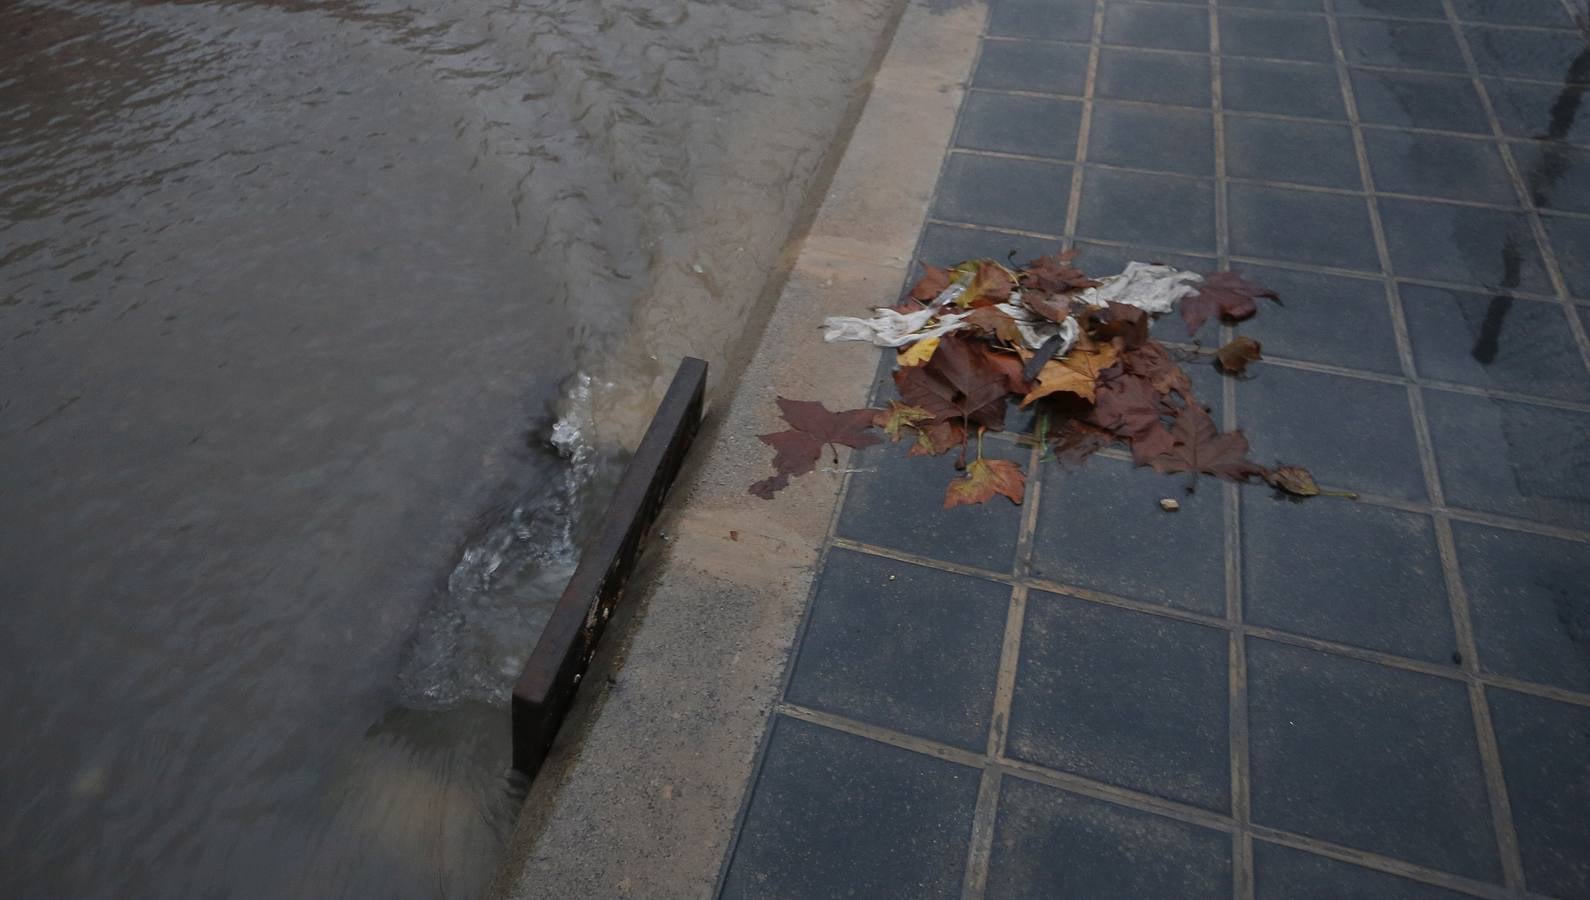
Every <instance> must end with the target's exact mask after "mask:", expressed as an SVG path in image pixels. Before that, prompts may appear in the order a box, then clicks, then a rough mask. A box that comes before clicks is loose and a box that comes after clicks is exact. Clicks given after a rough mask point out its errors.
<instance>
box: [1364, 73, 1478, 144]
mask: <svg viewBox="0 0 1590 900" xmlns="http://www.w3.org/2000/svg"><path fill="white" fill-rule="evenodd" d="M1353 97H1354V99H1355V100H1356V101H1357V103H1358V117H1359V118H1360V119H1362V120H1363V121H1364V122H1365V123H1367V124H1371V125H1402V126H1406V127H1410V128H1436V129H1440V130H1442V131H1467V132H1472V133H1474V134H1490V133H1491V123H1490V121H1489V120H1488V119H1486V117H1485V108H1484V107H1483V106H1481V105H1480V95H1479V94H1478V93H1476V92H1475V90H1474V82H1473V81H1472V80H1470V79H1469V78H1466V77H1462V76H1457V75H1436V74H1429V73H1424V72H1385V71H1380V70H1377V69H1354V70H1353Z"/></svg>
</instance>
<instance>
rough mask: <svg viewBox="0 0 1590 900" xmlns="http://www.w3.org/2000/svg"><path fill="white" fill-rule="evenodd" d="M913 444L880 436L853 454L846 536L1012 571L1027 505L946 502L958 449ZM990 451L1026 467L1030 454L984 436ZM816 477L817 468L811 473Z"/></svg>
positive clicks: (843, 518)
mask: <svg viewBox="0 0 1590 900" xmlns="http://www.w3.org/2000/svg"><path fill="white" fill-rule="evenodd" d="M906 449H907V448H906V446H905V444H904V443H903V442H902V443H900V444H887V443H885V444H877V445H874V446H872V447H868V448H867V449H865V450H861V451H858V452H856V453H855V454H853V455H852V456H851V458H850V460H851V461H850V465H851V467H852V468H854V469H859V470H860V471H858V472H856V474H854V475H852V476H851V481H850V490H849V492H848V493H847V494H846V495H845V506H844V509H843V510H842V511H841V512H840V514H839V525H838V528H837V532H838V534H839V536H840V537H843V538H849V539H851V540H855V541H861V542H862V543H867V544H875V545H878V546H881V547H890V548H893V549H895V550H904V551H905V552H907V553H915V554H917V555H919V556H927V557H931V558H933V559H941V560H944V561H945V562H951V563H959V564H961V565H965V566H976V567H979V568H983V569H990V570H992V571H995V572H1009V571H1010V568H1011V565H1012V563H1013V562H1014V560H1015V555H1016V532H1017V530H1018V529H1019V528H1020V527H1021V507H1019V506H1016V505H1015V504H1012V503H1011V502H1009V501H1008V500H1005V499H1003V498H1000V497H996V498H994V499H995V500H997V501H998V502H989V503H982V504H979V505H977V506H957V507H955V508H954V509H944V508H943V507H944V489H945V487H946V486H948V485H949V483H950V479H952V478H956V477H959V473H957V472H956V471H955V455H954V454H953V453H948V454H945V455H944V456H906ZM983 455H984V456H987V457H991V458H998V459H1008V460H1011V461H1012V462H1016V463H1018V464H1019V465H1020V466H1021V467H1022V468H1023V469H1025V468H1027V459H1028V457H1029V456H1030V454H1029V453H1028V452H1027V451H1026V450H1024V449H1020V448H1018V447H1016V446H1014V445H1012V444H1009V443H1006V442H1004V441H999V440H985V441H984V442H983ZM808 477H811V476H808Z"/></svg>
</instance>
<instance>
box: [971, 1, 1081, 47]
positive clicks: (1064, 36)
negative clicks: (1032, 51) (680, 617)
mask: <svg viewBox="0 0 1590 900" xmlns="http://www.w3.org/2000/svg"><path fill="white" fill-rule="evenodd" d="M989 6H990V7H991V9H990V10H989V13H988V33H989V34H993V35H1008V36H1010V37H1022V38H1044V39H1047V40H1055V41H1087V40H1092V38H1093V4H1092V3H1091V2H1088V0H993V2H992V3H990V4H989Z"/></svg>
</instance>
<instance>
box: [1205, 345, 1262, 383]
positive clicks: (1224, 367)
mask: <svg viewBox="0 0 1590 900" xmlns="http://www.w3.org/2000/svg"><path fill="white" fill-rule="evenodd" d="M1261 349H1263V347H1262V345H1261V344H1260V343H1259V342H1258V341H1256V340H1254V339H1253V338H1250V337H1248V336H1247V335H1242V336H1240V337H1235V338H1232V339H1231V341H1230V342H1229V343H1227V344H1226V345H1225V346H1224V347H1221V348H1220V349H1219V350H1216V351H1215V361H1216V362H1218V363H1219V364H1220V371H1222V372H1225V373H1226V374H1227V375H1241V374H1242V373H1243V372H1246V371H1247V370H1248V363H1250V362H1254V361H1255V360H1260V359H1263V358H1264V356H1263V355H1262V354H1261V353H1260V350H1261Z"/></svg>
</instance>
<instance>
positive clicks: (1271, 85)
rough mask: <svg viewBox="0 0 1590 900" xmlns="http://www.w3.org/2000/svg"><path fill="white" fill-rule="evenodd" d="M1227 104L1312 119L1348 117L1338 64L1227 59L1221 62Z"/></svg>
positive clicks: (1241, 109) (1237, 109)
mask: <svg viewBox="0 0 1590 900" xmlns="http://www.w3.org/2000/svg"><path fill="white" fill-rule="evenodd" d="M1220 81H1221V89H1222V96H1221V102H1222V104H1223V105H1224V108H1225V109H1226V110H1228V111H1231V112H1259V113H1279V114H1282V115H1289V116H1305V117H1308V118H1313V119H1343V120H1345V119H1346V118H1347V108H1346V107H1345V106H1343V105H1342V88H1341V82H1340V81H1338V80H1337V78H1336V67H1335V66H1317V65H1312V64H1307V63H1283V62H1264V61H1261V60H1257V59H1227V60H1223V61H1222V62H1221V63H1220Z"/></svg>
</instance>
